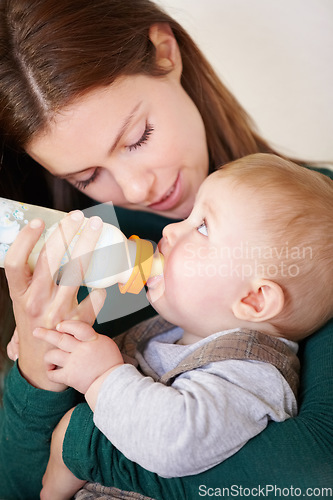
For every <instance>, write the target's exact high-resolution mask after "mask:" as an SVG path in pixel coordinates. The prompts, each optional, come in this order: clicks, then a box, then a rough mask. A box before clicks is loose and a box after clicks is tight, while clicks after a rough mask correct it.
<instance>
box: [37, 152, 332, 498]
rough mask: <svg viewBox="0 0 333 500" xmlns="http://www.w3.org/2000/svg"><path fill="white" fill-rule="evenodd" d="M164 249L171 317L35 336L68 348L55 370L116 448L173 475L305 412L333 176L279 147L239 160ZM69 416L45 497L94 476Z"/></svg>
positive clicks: (327, 284)
mask: <svg viewBox="0 0 333 500" xmlns="http://www.w3.org/2000/svg"><path fill="white" fill-rule="evenodd" d="M159 249H160V251H161V252H162V254H163V255H164V258H165V267H164V275H163V276H162V275H161V276H158V277H155V278H153V279H151V280H149V281H148V298H149V300H150V301H151V303H152V304H153V306H154V308H155V309H156V311H157V312H158V313H159V314H160V315H161V316H157V317H155V318H152V319H150V320H148V321H146V322H144V323H142V324H141V325H138V326H136V327H135V328H134V329H132V330H130V331H129V332H127V333H126V334H124V335H123V336H121V337H120V338H119V340H118V342H117V343H118V346H119V347H118V346H117V345H116V343H115V342H114V341H113V340H111V339H109V338H108V337H105V336H102V335H98V334H96V333H95V332H94V330H93V329H92V328H91V327H90V326H89V325H87V324H84V323H81V322H75V321H63V322H62V323H60V324H59V325H58V326H57V331H51V330H46V329H42V328H39V329H36V330H35V332H34V335H35V336H36V337H38V338H41V339H44V340H47V341H48V342H50V343H51V344H53V345H54V346H56V347H57V348H58V349H54V350H51V351H49V352H48V353H47V355H46V360H47V362H48V363H53V364H54V365H57V366H58V369H56V370H53V371H50V372H49V378H50V379H51V380H53V381H54V382H61V383H65V384H67V385H69V386H71V387H74V388H75V389H77V390H78V391H80V392H82V393H83V394H84V395H85V399H86V401H87V403H88V405H89V406H90V408H91V409H92V411H93V412H94V423H95V425H96V426H97V427H98V428H99V429H100V430H101V431H102V432H103V433H104V434H105V435H106V436H107V438H108V439H109V440H110V441H111V443H112V444H113V445H114V447H115V448H117V449H119V450H120V451H121V452H122V453H123V454H124V455H125V456H126V457H128V458H129V459H131V460H133V461H134V462H137V463H139V464H140V465H141V466H142V467H144V468H146V469H148V470H151V471H154V472H156V473H157V474H159V475H161V476H165V477H175V476H184V475H190V474H197V473H199V472H202V471H204V470H206V469H208V468H211V467H213V466H215V465H216V464H218V463H220V462H221V461H223V460H225V459H227V458H228V457H229V456H231V455H232V454H234V453H236V452H237V451H238V450H239V449H240V448H241V447H242V446H244V445H245V444H246V442H247V441H248V440H249V439H251V438H252V437H254V436H255V435H256V434H258V433H260V432H261V431H262V430H263V429H264V428H265V427H266V426H267V424H268V422H269V421H270V420H274V421H277V422H280V421H283V420H285V419H287V418H290V417H292V416H294V415H296V413H297V403H296V395H297V385H298V376H299V364H298V359H297V357H296V353H297V343H298V341H300V340H301V339H304V338H305V337H306V336H308V335H310V334H311V333H313V332H314V331H316V330H318V328H319V327H320V326H321V325H323V324H324V323H325V322H327V321H328V320H329V319H330V318H331V317H332V316H333V299H332V297H333V182H332V180H331V179H329V178H327V177H325V176H323V175H321V174H319V173H317V172H315V171H312V170H309V169H307V168H305V167H301V166H298V165H296V164H294V163H292V162H290V161H287V160H284V159H281V158H279V157H277V156H274V155H269V154H255V155H251V156H248V157H245V158H242V159H240V160H236V161H234V162H232V163H230V164H228V165H224V166H223V168H221V169H220V170H218V171H217V172H214V173H213V174H211V175H210V176H209V177H208V178H207V179H206V180H205V181H204V182H203V184H202V186H201V187H200V189H199V191H198V194H197V197H196V201H195V204H194V208H193V210H192V213H191V214H190V216H189V217H188V218H187V219H186V220H184V221H182V222H179V223H175V224H171V225H169V226H167V227H165V229H164V231H163V238H162V240H161V241H160V243H159ZM163 289H164V291H163V293H161V290H163ZM162 317H163V318H164V319H163V320H162ZM174 325H177V326H174ZM87 339H91V341H89V342H88V341H86V340H87ZM60 341H61V349H62V352H63V353H62V354H60V355H59V353H61V351H59V343H60ZM121 352H122V353H123V354H124V356H125V355H126V361H128V359H131V362H130V363H129V362H126V363H125V362H124V358H123V355H122V354H121ZM127 356H130V358H128V357H127ZM71 414H72V412H71ZM74 414H75V410H74ZM69 417H70V415H67V416H65V417H64V419H63V421H61V422H60V424H59V426H58V428H57V430H56V431H55V432H54V437H53V440H52V446H51V456H50V461H49V465H48V468H47V472H46V475H45V476H44V488H43V491H42V496H41V498H47V499H54V500H56V499H58V498H59V499H64V498H70V497H71V495H72V494H73V493H75V492H76V491H77V490H78V489H79V488H80V487H81V486H82V485H83V484H84V481H81V480H79V479H77V478H76V477H75V476H74V475H73V474H72V473H71V472H70V471H69V470H68V469H67V468H66V466H65V465H64V463H63V461H62V457H61V449H62V440H63V438H64V434H65V431H66V428H67V425H68V422H69ZM69 425H70V424H69ZM84 440H85V441H86V442H87V443H89V436H88V437H87V436H85V438H84ZM87 446H89V445H87ZM80 456H82V443H81V444H80ZM87 456H88V450H87ZM90 456H91V454H90ZM99 456H100V454H99ZM96 460H97V459H96ZM82 461H84V456H82ZM104 461H105V462H106V463H108V456H104ZM109 463H110V468H111V467H112V463H111V461H110V459H109ZM95 465H96V464H95ZM81 477H84V473H82V474H81Z"/></svg>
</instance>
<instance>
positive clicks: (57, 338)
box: [33, 328, 78, 366]
mask: <svg viewBox="0 0 333 500" xmlns="http://www.w3.org/2000/svg"><path fill="white" fill-rule="evenodd" d="M33 335H34V337H37V338H38V339H41V340H44V341H46V342H48V343H49V344H52V345H54V346H55V347H57V348H58V349H60V350H61V351H63V352H66V353H68V352H73V351H74V350H75V348H76V347H77V344H78V340H77V339H76V338H75V337H73V336H72V335H71V334H67V333H63V332H57V331H55V330H47V329H46V328H35V330H34V331H33ZM49 352H53V351H49ZM50 363H54V362H53V361H50ZM54 364H55V365H57V363H54ZM59 366H60V365H59Z"/></svg>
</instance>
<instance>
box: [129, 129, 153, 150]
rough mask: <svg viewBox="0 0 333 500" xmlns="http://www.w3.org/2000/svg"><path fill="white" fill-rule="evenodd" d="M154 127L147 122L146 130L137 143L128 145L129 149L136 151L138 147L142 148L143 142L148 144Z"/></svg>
mask: <svg viewBox="0 0 333 500" xmlns="http://www.w3.org/2000/svg"><path fill="white" fill-rule="evenodd" d="M153 131H154V127H153V126H152V125H150V124H149V123H146V127H145V130H144V132H143V134H142V136H141V137H140V139H139V140H138V141H137V142H136V143H135V144H131V145H130V146H127V149H128V151H135V150H136V149H138V148H140V147H141V146H142V145H143V144H146V142H147V141H148V139H149V137H150V135H151V134H152V133H153Z"/></svg>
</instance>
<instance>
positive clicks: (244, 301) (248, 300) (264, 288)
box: [232, 279, 284, 323]
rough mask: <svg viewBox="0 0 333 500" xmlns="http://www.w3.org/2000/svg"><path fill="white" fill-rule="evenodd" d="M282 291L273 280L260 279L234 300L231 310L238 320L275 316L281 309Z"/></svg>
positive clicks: (267, 318)
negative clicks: (238, 298) (243, 294)
mask: <svg viewBox="0 0 333 500" xmlns="http://www.w3.org/2000/svg"><path fill="white" fill-rule="evenodd" d="M283 305H284V293H283V290H282V288H281V287H280V285H278V284H277V283H275V282H274V281H270V280H265V279H262V280H260V281H259V282H255V283H253V284H252V288H251V290H249V291H248V293H247V294H246V295H245V296H244V297H242V298H241V299H240V300H238V301H237V302H235V304H234V305H233V306H232V312H233V313H234V315H235V317H236V318H237V319H240V320H245V321H254V322H258V323H259V322H261V321H267V320H269V319H272V318H274V317H275V316H277V315H278V314H279V313H280V312H281V311H282V309H283Z"/></svg>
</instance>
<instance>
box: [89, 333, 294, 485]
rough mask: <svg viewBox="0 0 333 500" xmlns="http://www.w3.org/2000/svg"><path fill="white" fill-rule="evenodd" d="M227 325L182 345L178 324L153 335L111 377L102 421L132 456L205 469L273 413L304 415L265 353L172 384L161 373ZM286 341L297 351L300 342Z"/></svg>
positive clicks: (189, 470) (164, 466) (157, 467)
mask: <svg viewBox="0 0 333 500" xmlns="http://www.w3.org/2000/svg"><path fill="white" fill-rule="evenodd" d="M233 331H235V330H227V331H224V332H219V333H216V334H214V335H211V336H209V337H207V338H204V339H202V340H200V341H199V342H197V343H195V344H191V345H186V346H184V345H179V344H177V343H176V342H177V341H178V340H179V339H181V337H182V330H181V329H180V328H174V329H172V330H170V331H167V332H165V333H162V334H160V335H158V336H156V337H154V338H153V339H151V340H150V341H149V342H148V344H147V345H146V346H145V348H144V351H143V352H137V354H136V359H137V361H138V363H139V367H140V370H141V371H142V373H141V372H140V371H139V370H138V369H137V368H136V367H134V366H133V365H131V364H125V365H123V366H121V367H119V368H117V369H116V370H114V371H113V372H112V373H111V374H110V375H109V376H108V378H107V379H106V380H105V381H104V383H103V385H102V387H101V390H100V393H99V395H98V400H97V405H96V408H95V413H94V422H95V424H96V426H97V427H98V428H99V429H100V430H101V431H102V432H103V433H104V434H105V435H106V437H107V438H108V439H109V440H110V441H111V442H112V444H113V445H114V446H115V447H116V448H117V449H119V450H120V451H121V452H122V453H123V454H124V455H125V456H126V457H127V458H128V459H130V460H132V461H134V462H136V463H138V464H139V465H141V466H142V467H144V468H145V469H147V470H150V471H152V472H156V473H157V474H159V475H160V476H163V477H180V476H186V475H191V474H198V473H200V472H203V471H205V470H206V469H209V468H211V467H213V466H215V465H217V464H219V463H220V462H222V461H223V460H225V459H226V458H228V457H229V456H231V455H233V454H234V453H236V452H237V451H238V450H239V449H240V448H241V447H242V446H244V444H245V443H246V442H247V441H248V440H249V439H251V438H252V437H254V436H255V435H257V434H258V433H260V432H261V431H262V430H263V429H264V428H265V427H266V426H267V423H268V421H269V420H274V421H277V422H281V421H283V420H285V419H287V418H289V417H291V416H294V415H296V413H297V405H296V400H295V396H294V394H293V392H292V390H291V388H290V386H289V385H288V383H287V382H286V380H285V379H284V377H283V376H282V375H281V374H280V372H279V371H278V370H277V369H276V368H275V367H274V366H272V365H270V364H268V363H263V362H257V361H239V360H225V361H219V362H214V363H209V364H208V365H205V366H204V367H201V368H197V369H195V370H192V371H189V372H185V373H183V374H181V375H179V376H178V377H177V378H176V379H175V380H174V382H173V383H172V385H171V386H166V385H164V384H162V383H160V382H157V381H156V380H157V379H158V378H159V377H160V376H161V375H163V374H164V373H166V372H168V371H169V370H171V369H173V368H174V367H175V366H177V365H178V364H179V362H180V361H181V360H182V359H184V358H185V357H187V356H188V355H189V354H190V353H191V352H192V351H193V350H195V349H197V348H199V347H200V346H201V345H203V344H204V343H206V342H209V341H210V340H212V339H214V338H216V337H217V336H220V335H225V334H227V333H231V332H233ZM281 341H283V342H285V343H286V344H287V345H288V346H289V347H290V348H291V349H292V350H293V352H297V344H296V343H294V342H291V341H286V340H285V339H281Z"/></svg>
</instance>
